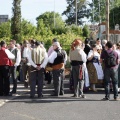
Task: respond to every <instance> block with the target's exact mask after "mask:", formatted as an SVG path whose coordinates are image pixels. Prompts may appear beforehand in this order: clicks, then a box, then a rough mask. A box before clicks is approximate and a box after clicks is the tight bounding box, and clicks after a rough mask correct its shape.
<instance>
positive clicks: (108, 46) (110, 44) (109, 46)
mask: <svg viewBox="0 0 120 120" xmlns="http://www.w3.org/2000/svg"><path fill="white" fill-rule="evenodd" d="M106 47H107V49H110V48H112V47H113V43H112V42H111V41H108V42H107V43H106Z"/></svg>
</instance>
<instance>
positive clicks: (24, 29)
mask: <svg viewBox="0 0 120 120" xmlns="http://www.w3.org/2000/svg"><path fill="white" fill-rule="evenodd" d="M35 35H36V26H34V25H33V24H32V23H30V22H29V21H27V20H25V19H22V21H21V36H22V37H24V36H27V37H29V38H30V37H34V36H35Z"/></svg>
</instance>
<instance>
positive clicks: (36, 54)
mask: <svg viewBox="0 0 120 120" xmlns="http://www.w3.org/2000/svg"><path fill="white" fill-rule="evenodd" d="M35 45H36V47H35V48H33V49H32V50H31V52H30V54H29V56H28V61H29V62H30V64H31V69H30V98H34V97H35V88H36V82H37V86H38V87H37V94H38V98H42V97H43V93H42V89H43V79H44V68H45V67H46V65H47V63H48V55H47V53H46V50H45V49H44V48H41V47H40V43H39V42H38V41H36V42H35Z"/></svg>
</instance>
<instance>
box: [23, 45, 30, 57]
mask: <svg viewBox="0 0 120 120" xmlns="http://www.w3.org/2000/svg"><path fill="white" fill-rule="evenodd" d="M30 51H31V50H30V49H29V48H28V47H24V50H23V57H25V58H26V57H28V55H29V53H30Z"/></svg>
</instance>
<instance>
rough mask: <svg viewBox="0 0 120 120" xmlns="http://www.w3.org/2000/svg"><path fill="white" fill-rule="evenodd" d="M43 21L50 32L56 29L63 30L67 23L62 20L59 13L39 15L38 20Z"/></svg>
mask: <svg viewBox="0 0 120 120" xmlns="http://www.w3.org/2000/svg"><path fill="white" fill-rule="evenodd" d="M54 15H55V26H54ZM40 19H42V20H43V24H44V25H45V27H47V28H50V30H53V29H54V28H63V27H64V26H65V23H64V22H63V20H62V17H61V16H60V14H59V13H54V12H45V13H43V14H42V15H39V16H38V17H37V18H36V20H37V21H38V22H39V20H40Z"/></svg>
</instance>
